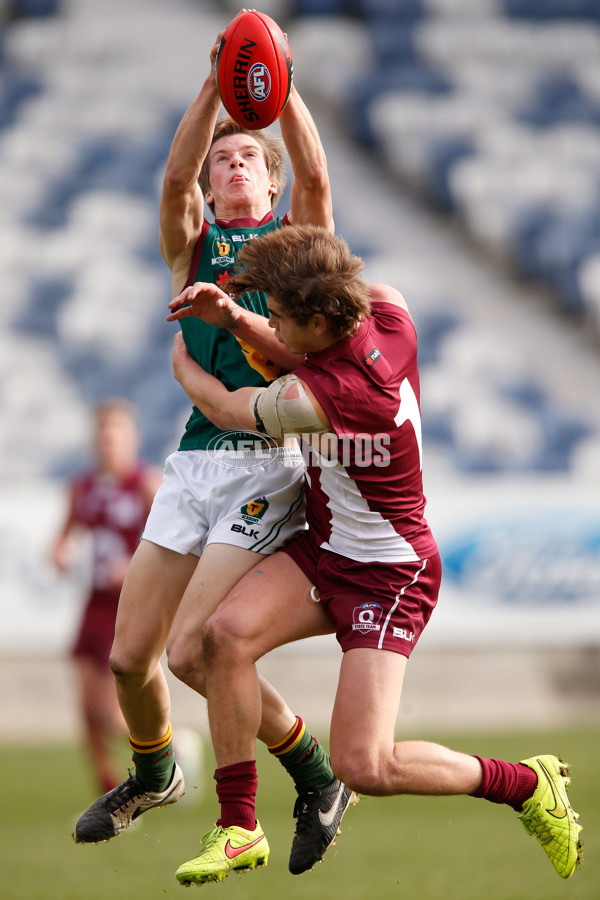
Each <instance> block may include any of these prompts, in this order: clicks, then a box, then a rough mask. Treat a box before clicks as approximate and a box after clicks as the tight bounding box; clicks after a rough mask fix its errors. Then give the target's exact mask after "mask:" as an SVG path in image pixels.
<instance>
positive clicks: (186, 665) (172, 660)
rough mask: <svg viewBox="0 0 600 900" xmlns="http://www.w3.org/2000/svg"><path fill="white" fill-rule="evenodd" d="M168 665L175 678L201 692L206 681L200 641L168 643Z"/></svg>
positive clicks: (179, 639)
mask: <svg viewBox="0 0 600 900" xmlns="http://www.w3.org/2000/svg"><path fill="white" fill-rule="evenodd" d="M167 664H168V666H169V669H170V671H171V672H172V673H173V675H174V676H175V678H177V679H178V680H179V681H182V682H183V683H184V684H188V685H190V686H191V687H193V688H194V689H195V690H199V685H200V682H203V680H204V655H203V652H202V646H201V642H200V641H195V640H194V639H193V638H192V637H191V636H190V637H189V639H187V640H185V639H181V638H179V637H178V638H176V639H174V640H172V641H170V642H169V643H167Z"/></svg>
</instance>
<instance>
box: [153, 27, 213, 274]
mask: <svg viewBox="0 0 600 900" xmlns="http://www.w3.org/2000/svg"><path fill="white" fill-rule="evenodd" d="M220 39H221V34H219V35H218V36H217V40H216V42H215V44H214V45H213V47H212V49H211V53H210V60H211V68H210V73H209V74H208V76H207V78H206V80H205V82H204V84H203V86H202V89H201V91H200V93H199V94H198V96H197V97H196V99H195V100H194V101H193V103H192V104H191V105H190V106H189V108H188V109H187V111H186V113H185V115H184V116H183V119H182V120H181V122H180V124H179V127H178V129H177V131H176V132H175V137H174V138H173V143H172V145H171V150H170V153H169V156H168V159H167V164H166V169H165V176H164V180H163V189H162V196H161V201H160V211H159V222H160V234H159V243H160V250H161V253H162V256H163V258H164V260H165V262H166V263H167V265H168V266H169V268H170V269H171V272H172V273H173V284H174V288H175V290H180V289H181V288H182V287H183V285H184V283H185V279H186V277H187V274H188V270H189V266H190V263H191V259H192V254H193V251H194V247H195V245H196V242H197V240H198V238H199V236H200V232H201V229H202V222H203V216H204V199H203V196H202V191H201V189H200V187H199V185H198V178H199V176H200V170H201V168H202V163H203V162H204V159H205V157H206V155H207V154H208V151H209V149H210V144H211V141H212V136H213V132H214V128H215V123H216V121H217V116H218V113H219V108H220V105H221V100H220V97H219V92H218V90H217V84H216V81H215V55H216V52H217V48H218V46H219V42H220Z"/></svg>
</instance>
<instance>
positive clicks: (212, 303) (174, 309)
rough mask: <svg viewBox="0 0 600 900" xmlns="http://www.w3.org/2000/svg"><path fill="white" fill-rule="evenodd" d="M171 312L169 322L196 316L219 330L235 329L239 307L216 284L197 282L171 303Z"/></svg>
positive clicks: (168, 317)
mask: <svg viewBox="0 0 600 900" xmlns="http://www.w3.org/2000/svg"><path fill="white" fill-rule="evenodd" d="M169 309H170V310H171V312H170V313H169V315H168V316H167V322H175V321H177V319H184V318H185V317H186V316H196V317H197V318H198V319H202V321H203V322H207V323H208V324H209V325H216V326H217V328H235V325H236V320H237V317H238V315H239V311H240V310H239V306H238V305H237V304H236V302H235V300H232V299H231V297H229V296H228V295H227V294H225V293H224V292H223V291H222V290H221V288H219V287H217V285H216V284H210V283H209V282H205V281H197V282H196V283H195V284H192V285H190V286H189V287H187V288H184V290H183V291H182V292H181V293H180V294H178V296H177V297H174V298H173V300H171V302H170V303H169Z"/></svg>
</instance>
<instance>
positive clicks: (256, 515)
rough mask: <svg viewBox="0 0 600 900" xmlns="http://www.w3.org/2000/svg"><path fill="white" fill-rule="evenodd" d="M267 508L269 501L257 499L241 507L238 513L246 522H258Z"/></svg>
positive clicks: (261, 498)
mask: <svg viewBox="0 0 600 900" xmlns="http://www.w3.org/2000/svg"><path fill="white" fill-rule="evenodd" d="M268 508H269V501H268V500H267V498H266V497H258V498H257V499H256V500H250V502H249V503H246V504H245V506H242V508H241V510H240V512H241V515H242V519H244V520H245V521H246V522H258V521H259V520H260V519H262V517H263V516H264V514H265V513H266V511H267V510H268Z"/></svg>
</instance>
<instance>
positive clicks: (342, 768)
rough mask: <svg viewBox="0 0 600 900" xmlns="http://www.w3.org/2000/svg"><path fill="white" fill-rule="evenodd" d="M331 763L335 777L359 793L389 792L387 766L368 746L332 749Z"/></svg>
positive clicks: (372, 794)
mask: <svg viewBox="0 0 600 900" xmlns="http://www.w3.org/2000/svg"><path fill="white" fill-rule="evenodd" d="M331 765H332V768H333V771H334V772H335V774H336V776H337V778H339V779H340V781H343V782H344V784H346V785H347V786H348V787H349V788H351V789H352V790H353V791H356V792H357V793H359V794H366V795H368V796H371V797H381V796H385V795H387V794H388V793H389V785H388V778H387V767H386V766H385V765H384V764H383V762H382V760H381V759H380V757H379V756H377V755H375V754H373V753H372V752H371V751H370V750H369V749H368V748H365V750H360V749H356V748H355V749H352V748H350V747H342V748H340V749H339V750H338V751H337V752H333V751H332V753H331Z"/></svg>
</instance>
